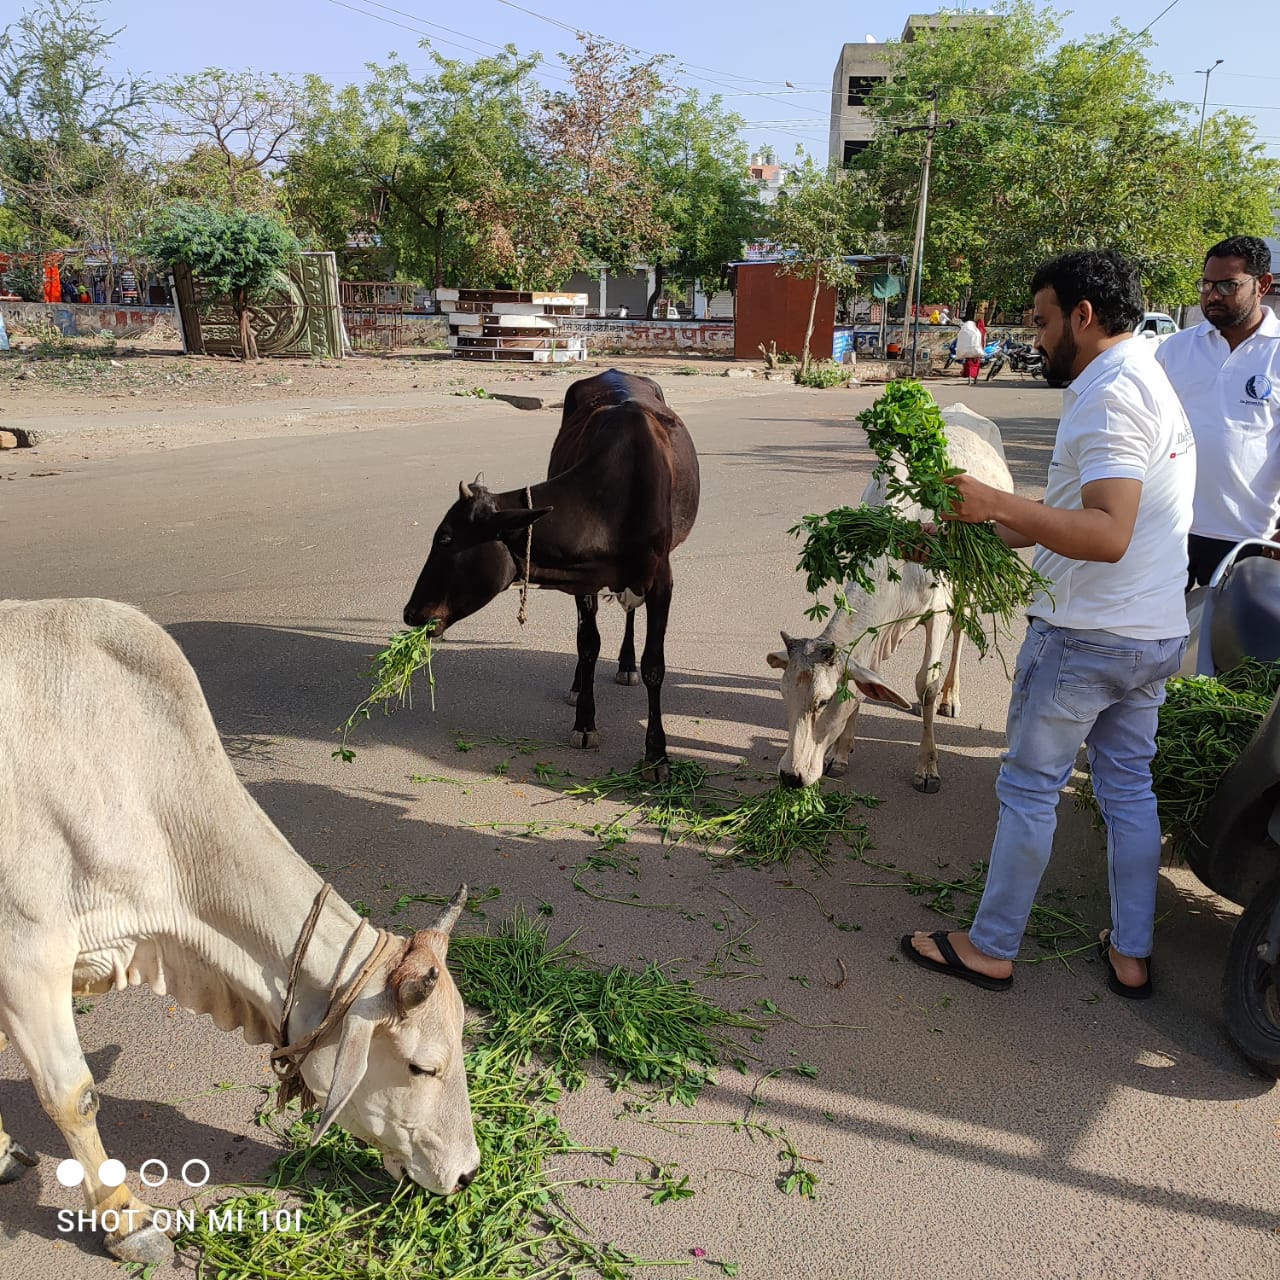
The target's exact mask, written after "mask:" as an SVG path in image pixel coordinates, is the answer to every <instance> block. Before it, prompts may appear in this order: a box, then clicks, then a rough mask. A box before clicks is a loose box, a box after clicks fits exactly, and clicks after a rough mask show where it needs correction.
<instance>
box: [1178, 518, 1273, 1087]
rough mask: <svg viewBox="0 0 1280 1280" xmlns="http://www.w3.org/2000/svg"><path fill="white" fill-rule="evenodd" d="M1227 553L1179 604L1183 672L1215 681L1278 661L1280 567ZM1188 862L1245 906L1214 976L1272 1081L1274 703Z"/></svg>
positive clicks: (1226, 1008) (1243, 546)
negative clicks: (1183, 619)
mask: <svg viewBox="0 0 1280 1280" xmlns="http://www.w3.org/2000/svg"><path fill="white" fill-rule="evenodd" d="M1259 546H1261V547H1269V548H1274V549H1275V550H1276V551H1278V552H1280V543H1276V542H1269V541H1267V540H1264V539H1250V540H1248V541H1246V542H1241V543H1240V544H1239V545H1238V546H1236V547H1234V548H1233V549H1232V550H1231V552H1230V553H1229V554H1228V555H1227V557H1226V558H1225V559H1224V560H1223V561H1222V563H1221V564H1220V565H1219V566H1218V568H1217V569H1216V570H1215V571H1214V574H1213V576H1212V578H1211V579H1210V581H1209V585H1208V586H1207V587H1200V588H1197V589H1196V590H1195V591H1193V592H1191V594H1190V595H1189V596H1188V597H1187V615H1188V620H1189V621H1190V622H1191V627H1192V629H1191V642H1190V643H1189V644H1188V647H1187V659H1186V661H1185V662H1184V665H1183V673H1184V674H1199V675H1214V674H1216V673H1218V672H1220V671H1228V670H1230V669H1231V668H1232V667H1234V666H1236V665H1237V664H1238V663H1239V662H1240V661H1241V659H1242V658H1245V657H1252V658H1256V659H1258V660H1259V661H1263V662H1276V661H1280V561H1277V560H1273V559H1267V558H1263V557H1260V556H1257V555H1253V556H1250V557H1248V558H1244V559H1242V558H1241V556H1240V553H1241V552H1242V551H1245V550H1247V549H1249V548H1252V547H1259ZM1199 836H1200V840H1199V842H1198V843H1197V845H1196V847H1195V848H1194V849H1193V850H1191V851H1190V852H1189V853H1188V855H1187V861H1188V863H1189V865H1190V867H1191V870H1192V871H1194V872H1195V874H1196V876H1197V877H1199V879H1200V880H1202V881H1203V882H1204V883H1205V884H1206V885H1207V886H1208V887H1209V888H1210V889H1212V890H1213V892H1214V893H1216V894H1219V895H1220V896H1222V897H1224V898H1226V899H1228V900H1229V901H1231V902H1234V903H1236V904H1237V905H1238V906H1241V907H1244V908H1245V911H1244V914H1243V915H1242V916H1241V917H1240V920H1239V923H1238V924H1237V925H1236V927H1235V931H1234V932H1233V933H1232V936H1231V945H1230V947H1229V949H1228V951H1227V960H1226V966H1225V968H1224V970H1223V975H1222V1012H1223V1018H1224V1021H1225V1023H1226V1030H1227V1035H1228V1036H1229V1037H1230V1039H1231V1041H1232V1043H1233V1044H1234V1045H1235V1046H1236V1048H1237V1049H1239V1050H1240V1052H1241V1054H1243V1055H1244V1057H1245V1058H1247V1059H1248V1061H1249V1062H1250V1063H1252V1064H1253V1066H1255V1067H1256V1068H1257V1069H1258V1070H1259V1071H1262V1072H1264V1073H1265V1074H1267V1075H1270V1076H1275V1077H1280V695H1278V696H1277V698H1276V700H1275V702H1273V703H1272V705H1271V710H1270V712H1269V713H1268V714H1267V715H1266V717H1265V718H1264V719H1263V721H1262V723H1261V725H1259V727H1258V730H1257V732H1256V733H1255V734H1254V736H1253V739H1252V740H1251V741H1250V742H1249V744H1248V746H1247V747H1245V749H1244V751H1243V752H1242V753H1241V754H1240V757H1239V759H1238V760H1237V761H1236V763H1235V764H1234V765H1232V767H1231V768H1230V769H1229V770H1228V771H1227V772H1226V774H1225V775H1223V778H1222V780H1221V782H1220V783H1219V784H1218V789H1217V792H1216V793H1215V795H1214V797H1213V800H1212V801H1211V802H1210V804H1209V806H1208V808H1207V809H1206V811H1205V815H1204V819H1203V821H1202V822H1201V824H1200V830H1199Z"/></svg>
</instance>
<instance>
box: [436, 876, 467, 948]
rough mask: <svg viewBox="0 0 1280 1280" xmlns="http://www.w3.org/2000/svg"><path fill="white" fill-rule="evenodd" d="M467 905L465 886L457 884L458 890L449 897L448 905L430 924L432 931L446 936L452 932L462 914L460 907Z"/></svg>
mask: <svg viewBox="0 0 1280 1280" xmlns="http://www.w3.org/2000/svg"><path fill="white" fill-rule="evenodd" d="M466 905H467V886H466V885H465V884H464V885H459V886H458V892H457V893H455V894H454V895H453V897H452V898H450V899H449V903H448V905H447V906H446V907H445V909H444V911H443V912H441V915H440V919H439V920H437V921H436V922H435V924H433V925H431V926H430V929H431V931H432V932H433V933H441V934H443V935H444V936H445V937H446V938H447V937H448V936H449V934H450V933H452V932H453V926H454V925H455V924H457V923H458V917H459V916H460V915H461V914H462V908H463V907H465V906H466Z"/></svg>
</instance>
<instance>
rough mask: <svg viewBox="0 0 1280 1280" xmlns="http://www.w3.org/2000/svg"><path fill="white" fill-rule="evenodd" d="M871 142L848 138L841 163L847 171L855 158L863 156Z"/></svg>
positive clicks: (863, 139) (864, 139)
mask: <svg viewBox="0 0 1280 1280" xmlns="http://www.w3.org/2000/svg"><path fill="white" fill-rule="evenodd" d="M870 145H871V142H870V140H869V139H866V138H846V139H845V144H844V155H843V156H842V157H841V160H840V163H841V164H842V165H844V167H845V168H846V169H847V168H848V167H849V165H850V164H851V163H852V161H853V157H854V156H856V155H861V153H862V152H864V151H865V150H866V149H867V148H868V147H869V146H870Z"/></svg>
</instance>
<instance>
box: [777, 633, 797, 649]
mask: <svg viewBox="0 0 1280 1280" xmlns="http://www.w3.org/2000/svg"><path fill="white" fill-rule="evenodd" d="M778 634H779V635H780V636H781V637H782V643H783V644H784V645H785V646H786V649H787V652H788V653H790V652H791V650H792V648H793V646H794V645H795V639H794V638H793V637H792V636H789V635H787V633H786V632H785V631H779V632H778Z"/></svg>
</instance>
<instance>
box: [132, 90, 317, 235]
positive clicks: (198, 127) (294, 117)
mask: <svg viewBox="0 0 1280 1280" xmlns="http://www.w3.org/2000/svg"><path fill="white" fill-rule="evenodd" d="M328 96H329V89H328V86H327V85H326V84H325V83H324V81H323V80H321V79H320V78H319V77H318V76H305V77H304V78H303V79H302V80H295V79H292V78H291V77H289V76H283V75H280V74H278V73H277V72H270V73H262V72H257V71H226V70H224V69H222V68H221V67H206V68H205V69H204V70H203V71H197V72H195V73H194V74H193V75H186V76H173V77H171V78H170V79H168V80H166V81H165V82H164V83H163V84H161V85H159V86H158V87H157V88H156V91H155V95H154V97H155V103H156V106H157V107H158V109H159V116H158V120H157V128H158V131H159V132H160V133H161V135H162V136H164V137H167V138H174V139H178V140H179V141H180V142H182V143H184V144H186V146H187V147H188V148H189V149H188V151H187V152H186V154H184V155H183V156H182V157H181V158H180V159H179V160H178V161H176V162H175V163H174V164H173V165H172V166H171V169H170V174H169V190H170V193H171V195H172V196H173V197H174V198H188V199H191V200H195V201H198V202H200V203H208V204H214V205H216V206H217V207H218V208H220V209H223V210H231V209H246V210H250V211H257V212H265V211H267V210H271V209H274V208H276V207H277V206H278V205H279V190H278V184H277V182H276V174H277V171H278V170H279V169H280V168H281V166H282V165H283V164H284V162H285V159H286V158H287V156H288V155H289V152H290V150H291V149H292V148H293V146H294V145H295V143H296V141H297V140H298V139H299V138H300V136H301V135H302V133H303V130H304V129H305V128H306V127H307V126H308V124H309V123H310V122H311V120H312V119H313V118H314V117H315V116H316V115H317V113H318V112H320V111H322V110H323V109H324V108H325V107H326V106H327V104H328Z"/></svg>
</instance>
